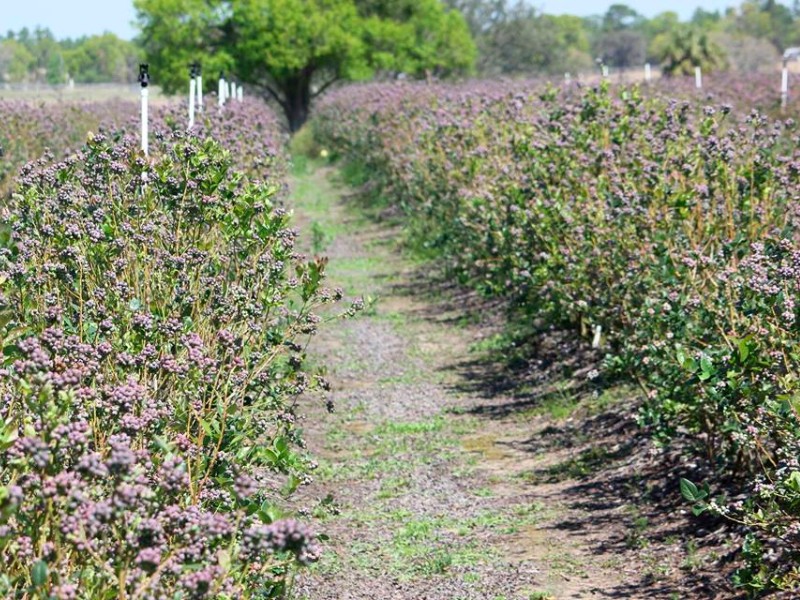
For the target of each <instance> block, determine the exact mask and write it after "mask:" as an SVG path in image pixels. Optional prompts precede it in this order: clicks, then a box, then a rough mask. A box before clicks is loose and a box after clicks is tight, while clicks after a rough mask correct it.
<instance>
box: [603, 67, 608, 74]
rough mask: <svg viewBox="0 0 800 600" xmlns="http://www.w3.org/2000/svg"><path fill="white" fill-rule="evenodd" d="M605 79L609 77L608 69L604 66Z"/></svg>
mask: <svg viewBox="0 0 800 600" xmlns="http://www.w3.org/2000/svg"><path fill="white" fill-rule="evenodd" d="M603 77H608V67H607V66H606V65H603Z"/></svg>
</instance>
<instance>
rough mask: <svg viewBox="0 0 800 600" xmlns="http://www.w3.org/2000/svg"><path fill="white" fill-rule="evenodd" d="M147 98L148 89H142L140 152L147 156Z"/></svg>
mask: <svg viewBox="0 0 800 600" xmlns="http://www.w3.org/2000/svg"><path fill="white" fill-rule="evenodd" d="M147 96H148V89H147V88H146V87H143V88H142V152H144V155H145V156H147V154H148V149H149V147H148V146H149V144H148V142H149V140H148V139H147V117H148V115H147Z"/></svg>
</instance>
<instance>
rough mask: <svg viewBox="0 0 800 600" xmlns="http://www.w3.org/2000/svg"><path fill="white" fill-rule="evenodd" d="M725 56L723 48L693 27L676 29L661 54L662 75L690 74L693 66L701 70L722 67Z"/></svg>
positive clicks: (724, 62) (705, 70)
mask: <svg viewBox="0 0 800 600" xmlns="http://www.w3.org/2000/svg"><path fill="white" fill-rule="evenodd" d="M726 63H727V61H726V58H725V53H724V52H723V50H722V49H721V48H720V47H719V46H718V45H717V44H716V43H714V41H713V40H712V39H711V38H710V37H709V36H708V34H707V33H705V32H702V31H699V30H698V29H697V28H695V27H691V26H689V27H681V28H679V29H676V30H675V31H674V32H673V33H672V35H671V39H670V41H669V43H668V44H667V45H666V47H665V49H664V52H663V54H662V56H661V70H662V73H663V74H664V75H666V76H667V77H671V76H673V75H691V74H693V73H694V69H695V67H700V68H701V69H702V70H703V72H710V71H714V70H717V69H724V68H725V66H726Z"/></svg>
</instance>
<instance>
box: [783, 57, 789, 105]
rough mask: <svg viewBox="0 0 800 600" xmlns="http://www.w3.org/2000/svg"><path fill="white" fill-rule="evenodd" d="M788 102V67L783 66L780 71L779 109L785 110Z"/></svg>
mask: <svg viewBox="0 0 800 600" xmlns="http://www.w3.org/2000/svg"><path fill="white" fill-rule="evenodd" d="M788 100H789V67H787V66H786V65H784V66H783V70H782V71H781V108H786V103H787V101H788Z"/></svg>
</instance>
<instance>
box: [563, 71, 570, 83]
mask: <svg viewBox="0 0 800 600" xmlns="http://www.w3.org/2000/svg"><path fill="white" fill-rule="evenodd" d="M564 81H565V82H566V83H569V82H570V75H569V73H564Z"/></svg>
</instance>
